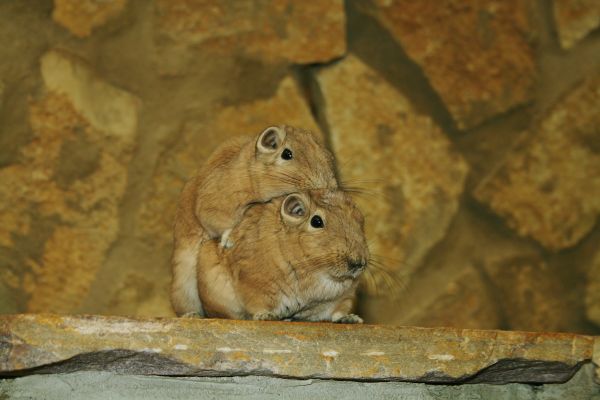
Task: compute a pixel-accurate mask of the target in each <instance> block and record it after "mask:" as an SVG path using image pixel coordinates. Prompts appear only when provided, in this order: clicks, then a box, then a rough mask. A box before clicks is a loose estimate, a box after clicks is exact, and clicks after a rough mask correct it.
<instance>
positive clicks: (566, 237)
mask: <svg viewBox="0 0 600 400" xmlns="http://www.w3.org/2000/svg"><path fill="white" fill-rule="evenodd" d="M598 125H600V76H596V77H594V78H590V79H588V80H586V81H585V82H583V83H581V84H580V85H578V86H577V87H576V88H574V89H573V90H572V91H571V92H570V93H568V94H567V95H566V96H565V97H564V98H563V99H562V100H561V101H560V102H558V103H557V104H556V105H555V106H554V107H553V108H552V109H551V110H550V111H549V112H548V114H547V115H545V116H544V117H543V118H542V120H541V122H540V123H539V124H537V125H536V126H534V127H533V128H532V129H531V132H529V133H530V134H529V135H526V136H527V139H528V140H524V141H523V143H521V144H520V145H519V146H518V148H517V149H515V151H514V152H513V153H512V154H510V155H508V156H507V157H506V160H505V162H504V163H503V164H502V165H501V166H500V167H499V168H498V169H497V170H496V171H495V172H494V173H493V174H491V176H489V177H488V178H487V179H486V180H484V181H483V182H482V184H481V185H480V186H479V187H478V188H476V190H475V197H476V198H477V199H479V200H480V201H481V202H483V203H486V204H488V205H489V207H490V208H491V209H492V210H493V211H495V212H496V213H498V214H499V215H501V216H503V217H504V218H506V219H507V221H508V224H509V225H510V226H511V227H512V228H514V229H515V230H516V231H517V232H518V233H519V234H520V235H524V236H525V235H527V236H531V237H533V238H534V239H536V240H537V241H538V242H540V243H541V244H542V245H544V246H545V247H546V248H548V249H551V250H559V249H563V248H567V247H570V246H573V245H574V244H576V243H577V242H578V241H579V240H580V239H581V238H582V237H583V236H585V235H586V234H587V233H588V232H589V231H590V230H591V229H592V228H593V226H594V224H595V223H596V220H597V217H598V213H600V145H599V143H600V131H598Z"/></svg>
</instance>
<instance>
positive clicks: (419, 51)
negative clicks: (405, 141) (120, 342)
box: [366, 0, 536, 129]
mask: <svg viewBox="0 0 600 400" xmlns="http://www.w3.org/2000/svg"><path fill="white" fill-rule="evenodd" d="M529 6H530V3H529V2H526V1H521V0H494V1H488V0H476V1H468V2H465V1H463V0H441V1H440V0H424V1H412V0H376V1H375V2H374V4H373V6H372V7H367V8H366V10H367V11H368V12H370V13H371V14H372V15H374V16H375V17H376V18H377V19H378V20H379V21H380V23H381V24H382V25H383V26H384V27H385V28H386V29H387V30H388V31H389V32H390V34H391V35H392V36H393V38H394V39H395V40H396V41H397V42H398V43H399V44H400V45H401V46H402V48H403V49H404V51H406V54H407V55H408V56H409V57H410V58H411V59H412V60H414V61H415V62H416V63H417V64H418V65H419V66H420V67H421V68H422V69H423V72H424V73H425V75H426V76H427V78H428V79H429V82H430V83H431V86H432V87H433V89H434V90H435V91H436V92H437V93H438V94H439V96H440V97H441V99H442V101H443V102H444V103H445V105H446V107H447V108H448V110H449V111H450V114H451V115H452V117H453V118H454V120H455V121H456V124H457V125H458V127H459V128H460V129H468V128H471V127H473V126H475V125H477V124H479V123H481V122H482V121H485V120H486V119H489V118H490V117H493V116H495V115H498V114H501V113H503V112H505V111H507V110H509V109H511V108H513V107H515V106H517V105H520V104H523V103H526V102H528V101H529V100H530V99H531V96H532V94H533V92H532V89H533V84H534V79H535V75H536V72H535V62H534V56H533V49H532V48H531V46H530V43H529V41H530V40H531V37H532V34H533V32H532V27H531V24H530V21H529V15H528V13H529V10H528V7H529Z"/></svg>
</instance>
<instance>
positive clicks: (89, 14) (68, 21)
mask: <svg viewBox="0 0 600 400" xmlns="http://www.w3.org/2000/svg"><path fill="white" fill-rule="evenodd" d="M126 4H127V0H54V11H53V12H52V18H53V19H54V21H56V22H57V23H58V24H60V25H62V26H63V27H65V28H67V29H68V30H69V31H70V32H71V33H72V34H73V35H75V36H78V37H86V36H89V35H90V34H91V33H92V31H93V30H94V29H95V28H97V27H99V26H102V25H104V24H105V23H106V22H107V21H108V20H109V19H111V18H113V17H115V16H116V15H118V14H120V13H121V12H122V11H123V9H124V8H125V5H126Z"/></svg>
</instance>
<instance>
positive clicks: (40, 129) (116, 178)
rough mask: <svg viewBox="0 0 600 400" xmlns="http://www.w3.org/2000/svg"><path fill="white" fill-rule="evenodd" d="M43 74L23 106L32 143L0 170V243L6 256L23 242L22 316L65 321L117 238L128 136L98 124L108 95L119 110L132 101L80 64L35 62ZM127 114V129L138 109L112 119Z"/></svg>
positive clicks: (130, 137)
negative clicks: (48, 314) (41, 86)
mask: <svg viewBox="0 0 600 400" xmlns="http://www.w3.org/2000/svg"><path fill="white" fill-rule="evenodd" d="M49 59H50V60H54V61H56V63H48V60H49ZM55 68H56V69H58V68H64V69H66V71H63V73H59V72H58V71H55ZM73 71H79V72H81V74H78V73H73V74H71V72H73ZM42 74H43V75H44V78H45V82H46V88H47V90H48V92H47V93H46V94H45V95H44V96H43V97H42V98H41V99H39V100H35V101H32V102H31V104H30V107H29V119H30V124H31V127H32V130H33V134H34V137H33V140H32V141H31V142H30V143H29V144H28V145H26V146H25V147H24V148H23V149H22V151H21V153H22V154H21V157H20V162H19V163H17V164H12V165H10V166H8V167H5V168H3V169H0V181H2V182H3V184H2V185H0V198H2V202H0V219H1V220H2V221H3V223H2V225H1V226H0V244H1V245H4V246H7V247H12V246H14V245H15V243H14V241H13V238H16V237H18V238H21V239H20V242H23V243H28V246H29V248H22V249H20V251H21V252H22V253H23V254H24V258H23V260H22V264H21V270H23V271H26V272H25V275H24V278H23V282H22V285H23V287H22V288H21V289H22V290H24V291H25V292H26V293H27V294H28V296H29V300H28V302H27V310H28V311H33V312H35V311H55V312H70V311H73V310H75V309H76V308H77V306H78V304H79V303H80V301H81V300H82V299H83V297H84V296H85V294H86V293H87V290H88V289H89V287H90V285H91V283H92V281H93V279H94V277H95V274H96V273H97V271H98V269H99V268H100V267H101V265H102V263H103V261H104V259H105V256H106V252H107V251H108V249H109V248H110V246H111V244H112V243H113V242H114V240H115V239H116V238H117V235H118V228H119V214H118V213H119V202H120V199H121V198H122V196H123V193H124V191H125V187H126V182H127V163H128V161H129V159H130V158H131V151H132V148H133V138H134V137H133V134H134V133H135V131H127V130H119V129H116V130H114V129H113V128H114V127H115V126H118V125H115V124H114V123H112V122H110V123H108V124H107V129H102V121H103V119H102V118H103V117H104V118H109V114H112V113H113V111H114V109H113V108H112V107H113V105H111V104H110V103H111V99H110V95H111V94H114V93H118V94H119V96H115V97H114V100H115V104H117V105H121V106H123V105H124V104H125V103H123V102H122V101H121V100H122V96H125V97H126V96H129V100H130V101H131V103H132V104H137V101H136V100H135V99H134V98H133V97H132V96H131V95H125V93H124V92H122V91H118V89H115V88H110V90H108V89H107V88H108V85H107V84H106V83H104V82H102V81H101V80H99V78H97V77H94V76H93V74H91V72H90V71H89V70H87V69H86V67H85V66H84V65H83V64H81V63H77V62H75V61H73V60H70V61H67V58H61V56H58V55H57V53H49V55H46V56H45V57H44V58H43V60H42ZM58 76H60V77H62V78H61V79H59V78H56V77H58ZM80 78H81V79H80ZM71 88H79V89H80V90H74V91H70V89H71ZM115 91H116V92H115ZM120 96H121V97H120ZM92 99H93V101H92ZM77 108H80V110H78V109H77ZM125 112H130V113H131V115H129V116H127V117H126V118H124V119H125V120H132V121H134V123H133V124H132V126H135V125H136V123H135V121H137V108H136V107H129V108H125V109H122V110H119V112H118V113H117V114H116V115H115V118H116V119H117V120H121V116H123V115H124V114H123V113H125ZM107 113H108V114H107ZM86 116H91V117H90V118H89V119H88V118H86ZM44 221H46V222H44ZM44 224H45V225H44ZM40 230H43V231H45V233H44V234H43V235H40V234H39V231H40ZM23 238H24V239H23ZM40 241H41V242H40ZM38 242H39V243H38ZM38 247H39V248H40V249H41V250H40V251H41V254H40V255H39V257H37V256H36V255H35V253H36V252H35V251H34V249H36V248H38Z"/></svg>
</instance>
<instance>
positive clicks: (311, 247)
mask: <svg viewBox="0 0 600 400" xmlns="http://www.w3.org/2000/svg"><path fill="white" fill-rule="evenodd" d="M280 218H281V223H282V225H283V232H285V233H284V234H283V236H282V240H281V241H280V246H281V250H282V253H283V254H284V255H286V257H287V258H288V262H290V263H291V264H293V265H294V267H295V268H296V269H297V271H298V272H299V273H305V274H308V273H315V272H324V273H327V274H328V275H329V276H330V277H332V278H334V279H339V280H345V279H356V278H357V277H358V276H359V275H360V273H361V272H363V271H364V269H365V268H366V267H367V263H368V260H369V249H368V246H367V241H366V239H365V234H364V217H363V215H362V213H361V212H360V211H359V209H358V208H357V207H356V205H355V204H354V202H353V201H352V198H351V197H350V196H349V195H348V194H347V193H345V192H343V191H339V190H312V191H309V192H306V193H293V194H290V195H287V196H286V197H285V198H283V200H281V206H280Z"/></svg>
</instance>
